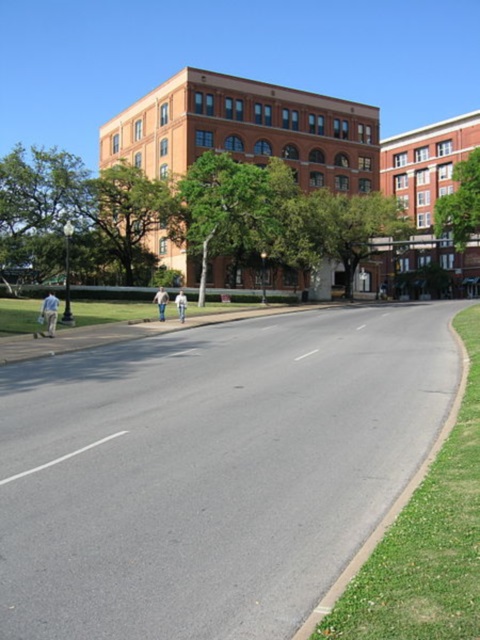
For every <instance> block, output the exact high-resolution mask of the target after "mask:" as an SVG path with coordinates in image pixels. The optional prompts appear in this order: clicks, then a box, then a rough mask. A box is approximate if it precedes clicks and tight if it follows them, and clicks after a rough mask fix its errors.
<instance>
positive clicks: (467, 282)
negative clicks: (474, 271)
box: [462, 278, 480, 284]
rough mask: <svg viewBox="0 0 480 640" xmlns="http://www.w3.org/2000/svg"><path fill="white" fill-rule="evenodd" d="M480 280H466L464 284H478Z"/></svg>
mask: <svg viewBox="0 0 480 640" xmlns="http://www.w3.org/2000/svg"><path fill="white" fill-rule="evenodd" d="M479 281H480V278H464V279H463V282H462V284H477V283H478V282H479Z"/></svg>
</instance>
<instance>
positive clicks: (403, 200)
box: [397, 195, 410, 211]
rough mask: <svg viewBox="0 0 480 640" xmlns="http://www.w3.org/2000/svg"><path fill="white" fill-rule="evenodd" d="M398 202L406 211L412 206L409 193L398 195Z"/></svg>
mask: <svg viewBox="0 0 480 640" xmlns="http://www.w3.org/2000/svg"><path fill="white" fill-rule="evenodd" d="M397 202H398V204H399V205H400V207H402V209H403V210H404V211H408V207H409V206H410V200H409V197H408V195H404V196H397Z"/></svg>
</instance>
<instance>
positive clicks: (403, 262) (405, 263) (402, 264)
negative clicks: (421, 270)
mask: <svg viewBox="0 0 480 640" xmlns="http://www.w3.org/2000/svg"><path fill="white" fill-rule="evenodd" d="M397 265H398V271H399V272H400V273H405V272H406V271H410V258H398V261H397Z"/></svg>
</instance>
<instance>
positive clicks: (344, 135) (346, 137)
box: [342, 120, 348, 140]
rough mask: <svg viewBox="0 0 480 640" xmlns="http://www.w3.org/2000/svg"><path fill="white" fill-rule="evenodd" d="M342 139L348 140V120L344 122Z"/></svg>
mask: <svg viewBox="0 0 480 640" xmlns="http://www.w3.org/2000/svg"><path fill="white" fill-rule="evenodd" d="M342 138H343V139H344V140H348V120H344V121H343V122H342Z"/></svg>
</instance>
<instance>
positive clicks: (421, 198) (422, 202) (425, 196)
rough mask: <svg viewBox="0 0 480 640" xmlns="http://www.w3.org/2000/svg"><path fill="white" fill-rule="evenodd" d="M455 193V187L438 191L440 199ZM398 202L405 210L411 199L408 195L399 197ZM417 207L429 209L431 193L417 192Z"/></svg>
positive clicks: (451, 186)
mask: <svg viewBox="0 0 480 640" xmlns="http://www.w3.org/2000/svg"><path fill="white" fill-rule="evenodd" d="M452 193H454V187H453V185H449V186H448V187H440V188H439V190H438V197H439V198H443V197H444V196H448V195H451V194H452ZM397 200H398V201H399V202H400V203H401V204H402V205H403V207H404V209H408V207H409V204H410V198H409V196H408V195H406V194H405V195H399V196H397ZM416 202H417V207H428V206H429V205H430V202H431V196H430V191H417V195H416Z"/></svg>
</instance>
